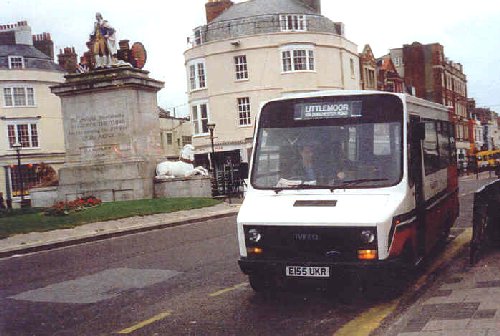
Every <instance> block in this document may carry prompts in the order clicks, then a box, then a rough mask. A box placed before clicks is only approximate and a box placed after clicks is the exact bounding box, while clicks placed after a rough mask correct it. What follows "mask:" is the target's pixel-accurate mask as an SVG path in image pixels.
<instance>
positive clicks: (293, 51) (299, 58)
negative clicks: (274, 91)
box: [281, 46, 315, 72]
mask: <svg viewBox="0 0 500 336" xmlns="http://www.w3.org/2000/svg"><path fill="white" fill-rule="evenodd" d="M281 60H282V64H283V72H292V71H314V67H315V66H314V49H313V48H312V47H310V46H307V47H304V46H302V47H290V48H285V49H283V50H282V51H281Z"/></svg>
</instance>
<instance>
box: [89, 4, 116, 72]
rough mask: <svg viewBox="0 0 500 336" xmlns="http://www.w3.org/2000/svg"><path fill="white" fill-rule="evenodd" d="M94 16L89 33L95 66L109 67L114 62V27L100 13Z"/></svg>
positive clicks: (97, 67)
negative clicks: (92, 27) (94, 19)
mask: <svg viewBox="0 0 500 336" xmlns="http://www.w3.org/2000/svg"><path fill="white" fill-rule="evenodd" d="M95 18H96V22H95V23H94V31H93V32H92V34H91V35H90V39H91V41H92V42H93V47H94V49H93V52H94V56H95V68H96V69H99V68H109V67H111V66H112V65H114V64H116V59H115V56H116V53H117V42H116V36H115V29H114V28H113V27H111V26H110V24H109V23H108V21H106V20H104V19H103V18H102V15H101V13H96V15H95Z"/></svg>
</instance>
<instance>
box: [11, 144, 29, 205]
mask: <svg viewBox="0 0 500 336" xmlns="http://www.w3.org/2000/svg"><path fill="white" fill-rule="evenodd" d="M12 148H13V149H14V150H15V151H16V154H17V174H18V175H19V187H20V188H21V208H24V207H26V206H27V204H26V202H25V199H24V181H23V172H22V169H21V149H22V148H23V145H21V144H20V143H19V142H16V143H14V144H13V145H12Z"/></svg>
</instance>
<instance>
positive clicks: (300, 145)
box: [251, 94, 403, 190]
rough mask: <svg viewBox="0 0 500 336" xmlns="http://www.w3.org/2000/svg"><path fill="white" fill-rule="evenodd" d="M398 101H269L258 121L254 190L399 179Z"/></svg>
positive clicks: (366, 97) (358, 185) (350, 185)
mask: <svg viewBox="0 0 500 336" xmlns="http://www.w3.org/2000/svg"><path fill="white" fill-rule="evenodd" d="M402 121H403V105H402V102H401V100H400V98H399V97H397V96H393V95H386V94H382V95H363V96H349V97H345V96H343V97H337V96H334V97H321V98H308V99H300V100H299V99H297V100H285V101H277V102H271V103H268V104H267V105H265V106H264V108H263V110H262V112H261V116H260V119H259V125H258V132H257V141H256V148H255V151H254V158H253V159H254V161H253V162H254V163H253V168H252V175H251V183H252V186H253V187H254V188H257V189H274V190H283V189H309V188H314V189H318V188H328V189H332V190H333V189H335V188H377V187H386V186H391V185H395V184H397V183H398V182H399V181H400V180H401V178H402V171H403V169H402V148H403V146H402Z"/></svg>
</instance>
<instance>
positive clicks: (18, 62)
mask: <svg viewBox="0 0 500 336" xmlns="http://www.w3.org/2000/svg"><path fill="white" fill-rule="evenodd" d="M9 68H10V69H23V68H24V58H23V57H22V56H9Z"/></svg>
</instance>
